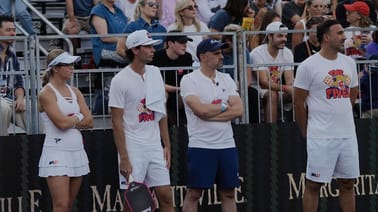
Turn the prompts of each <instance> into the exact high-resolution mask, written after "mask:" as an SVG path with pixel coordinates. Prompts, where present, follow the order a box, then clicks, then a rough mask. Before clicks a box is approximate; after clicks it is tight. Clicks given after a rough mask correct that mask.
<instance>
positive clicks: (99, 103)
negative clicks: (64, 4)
mask: <svg viewBox="0 0 378 212" xmlns="http://www.w3.org/2000/svg"><path fill="white" fill-rule="evenodd" d="M89 22H90V26H91V29H90V32H91V34H98V35H108V34H121V33H122V29H123V28H124V27H125V26H126V24H127V17H126V16H125V15H124V14H123V12H122V11H121V10H120V9H119V8H118V7H117V6H115V5H114V0H101V2H100V3H98V4H97V5H96V6H95V7H93V8H92V10H91V13H90V18H89ZM119 39H120V37H94V38H92V39H91V40H92V45H93V56H94V62H95V64H96V66H97V67H121V66H124V65H125V64H127V62H128V61H127V60H126V59H125V58H123V57H121V56H119V55H118V54H117V53H116V47H117V42H118V40H119ZM109 74H110V75H112V73H106V74H101V73H96V74H95V77H94V78H95V79H94V89H95V100H94V106H93V113H94V114H107V113H108V104H107V103H108V92H109V85H110V81H109V80H105V79H106V78H105V77H104V76H107V77H110V76H109Z"/></svg>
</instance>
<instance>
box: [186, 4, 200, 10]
mask: <svg viewBox="0 0 378 212" xmlns="http://www.w3.org/2000/svg"><path fill="white" fill-rule="evenodd" d="M196 9H198V6H197V5H190V6H187V7H185V8H184V10H196Z"/></svg>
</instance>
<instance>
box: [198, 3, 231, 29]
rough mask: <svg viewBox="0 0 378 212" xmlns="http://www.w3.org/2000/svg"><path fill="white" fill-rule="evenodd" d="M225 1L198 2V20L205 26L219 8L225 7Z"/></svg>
mask: <svg viewBox="0 0 378 212" xmlns="http://www.w3.org/2000/svg"><path fill="white" fill-rule="evenodd" d="M226 1H227V0H198V1H197V2H196V3H197V5H198V19H199V20H200V21H202V22H204V23H205V24H206V25H207V24H208V23H209V22H210V18H211V17H212V16H213V15H214V14H215V13H216V12H217V11H218V10H219V9H221V8H223V7H224V6H225V5H226Z"/></svg>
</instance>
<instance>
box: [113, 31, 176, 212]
mask: <svg viewBox="0 0 378 212" xmlns="http://www.w3.org/2000/svg"><path fill="white" fill-rule="evenodd" d="M161 42H162V41H161V40H153V39H152V38H151V36H150V35H149V33H148V32H147V31H146V30H138V31H135V32H133V33H131V34H130V35H129V36H128V37H127V40H126V47H127V49H128V50H127V51H126V54H127V56H128V58H129V59H130V61H131V63H130V65H128V66H126V67H125V68H124V69H122V70H121V71H120V72H119V73H118V74H116V75H115V76H114V78H113V79H112V82H111V84H110V90H109V107H110V108H111V114H112V123H113V136H114V141H115V144H116V147H117V150H118V154H119V171H120V176H119V178H120V188H121V189H126V184H127V180H126V179H128V178H129V176H130V175H131V176H132V178H133V179H134V180H135V181H137V182H144V183H145V184H147V185H148V186H149V187H150V188H152V189H153V190H154V191H155V194H156V197H157V200H158V201H159V208H160V211H168V212H173V211H174V209H173V203H172V192H171V187H170V178H169V167H170V162H171V159H170V154H171V150H170V148H171V144H170V141H169V134H168V124H167V117H166V106H165V89H164V82H163V79H162V77H161V74H160V70H159V68H157V67H156V66H151V65H146V64H147V63H149V62H151V61H152V58H153V56H154V52H155V49H154V47H153V46H154V45H157V44H160V43H161ZM161 140H162V141H163V144H164V147H162V145H161ZM125 208H126V207H125Z"/></svg>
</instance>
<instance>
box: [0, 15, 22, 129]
mask: <svg viewBox="0 0 378 212" xmlns="http://www.w3.org/2000/svg"><path fill="white" fill-rule="evenodd" d="M2 36H9V37H13V36H16V26H15V24H14V19H13V17H11V16H3V15H2V16H0V37H2ZM13 43H14V39H10V40H8V39H6V40H5V39H3V40H0V73H1V74H0V114H1V116H0V136H7V135H8V128H9V126H10V123H11V122H12V121H13V122H14V124H15V125H16V126H18V127H20V128H22V129H24V130H25V129H26V113H25V109H26V108H25V98H24V97H25V91H24V81H23V78H22V75H21V74H18V73H16V72H19V71H20V63H19V62H18V58H17V55H16V51H15V49H14V48H13V46H12V44H13ZM12 72H14V73H12Z"/></svg>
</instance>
